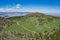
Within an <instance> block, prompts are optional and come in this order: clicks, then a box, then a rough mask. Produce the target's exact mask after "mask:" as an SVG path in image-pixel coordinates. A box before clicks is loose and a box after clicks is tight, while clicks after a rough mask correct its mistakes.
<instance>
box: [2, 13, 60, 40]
mask: <svg viewBox="0 0 60 40" xmlns="http://www.w3.org/2000/svg"><path fill="white" fill-rule="evenodd" d="M3 19H4V18H3ZM4 20H5V21H4ZM4 20H3V21H4V22H5V23H4V24H5V28H4V29H3V30H5V31H9V32H11V33H12V34H13V35H14V34H15V35H16V34H18V36H19V35H20V36H21V35H25V36H27V37H26V38H25V39H24V37H25V36H24V37H22V39H21V37H20V36H19V37H17V36H15V35H14V39H13V40H57V39H58V40H60V39H59V38H60V35H59V33H60V29H59V27H60V17H55V16H48V15H44V14H41V13H32V14H27V15H25V16H20V17H10V18H5V19H4ZM57 28H58V29H57ZM56 29H57V30H56ZM57 31H58V32H57ZM9 32H7V33H9ZM16 32H17V33H16ZM40 32H41V33H42V34H40ZM45 32H46V33H47V35H50V34H51V33H53V35H52V36H54V34H55V32H57V33H58V35H59V37H58V38H56V37H57V36H56V37H53V38H50V39H49V38H48V36H46V35H44V34H46V33H45ZM12 34H11V35H12ZM8 35H10V34H8ZM28 35H30V36H31V37H32V39H30V37H28ZM39 35H40V36H39ZM41 35H42V36H41ZM55 35H56V34H55ZM34 36H35V37H34ZM43 36H46V37H47V38H45V37H43ZM41 37H42V38H41ZM49 37H50V36H49ZM15 38H16V39H15ZM37 38H38V39H37ZM7 40H8V39H7ZM9 40H12V39H11V38H10V39H9Z"/></svg>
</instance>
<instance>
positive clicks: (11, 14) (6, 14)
mask: <svg viewBox="0 0 60 40" xmlns="http://www.w3.org/2000/svg"><path fill="white" fill-rule="evenodd" d="M30 13H31V12H0V17H5V18H8V17H12V16H24V15H26V14H30ZM43 14H46V15H52V16H59V17H60V14H57V13H43Z"/></svg>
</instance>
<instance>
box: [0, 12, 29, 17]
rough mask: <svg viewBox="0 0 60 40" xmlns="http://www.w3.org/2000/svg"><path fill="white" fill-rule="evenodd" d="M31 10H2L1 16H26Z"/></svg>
mask: <svg viewBox="0 0 60 40" xmlns="http://www.w3.org/2000/svg"><path fill="white" fill-rule="evenodd" d="M29 13H30V12H0V17H5V18H8V17H12V16H24V15H26V14H29Z"/></svg>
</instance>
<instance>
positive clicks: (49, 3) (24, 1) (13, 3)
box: [0, 0, 60, 13]
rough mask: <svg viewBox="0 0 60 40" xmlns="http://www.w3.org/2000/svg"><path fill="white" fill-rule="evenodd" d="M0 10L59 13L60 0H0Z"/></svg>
mask: <svg viewBox="0 0 60 40" xmlns="http://www.w3.org/2000/svg"><path fill="white" fill-rule="evenodd" d="M0 12H42V13H60V0H0Z"/></svg>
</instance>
